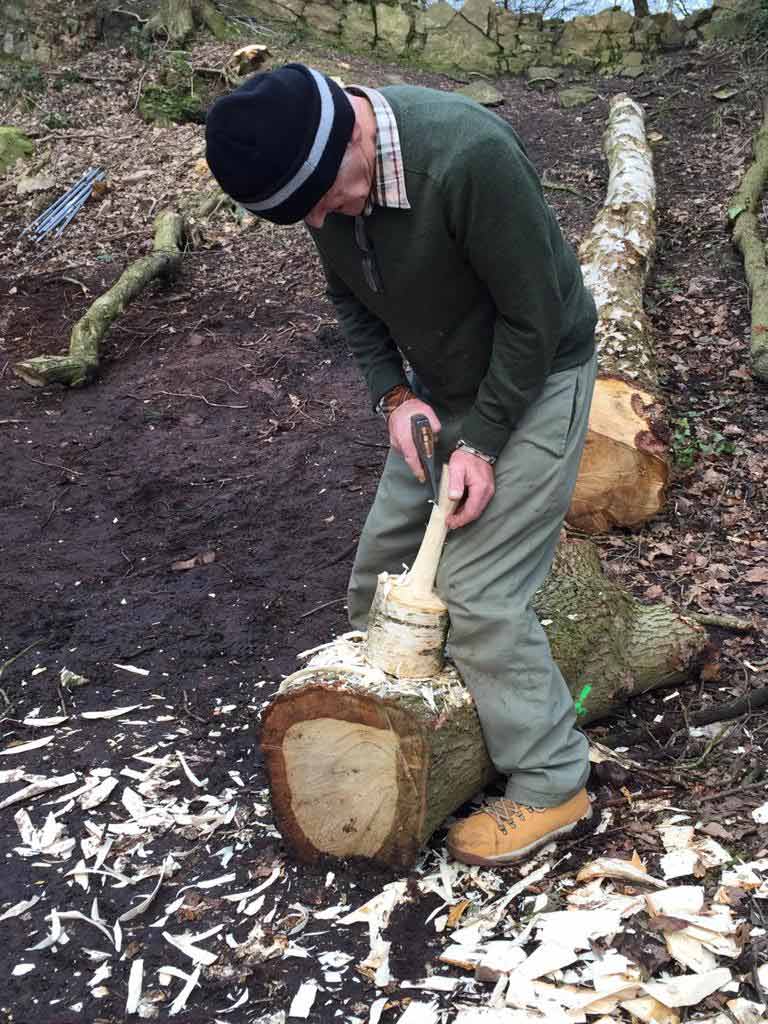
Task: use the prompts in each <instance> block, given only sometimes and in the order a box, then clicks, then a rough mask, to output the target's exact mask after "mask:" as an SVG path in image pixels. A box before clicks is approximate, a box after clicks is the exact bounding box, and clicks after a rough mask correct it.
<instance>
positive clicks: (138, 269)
mask: <svg viewBox="0 0 768 1024" xmlns="http://www.w3.org/2000/svg"><path fill="white" fill-rule="evenodd" d="M185 236H186V228H185V223H184V219H183V217H181V216H180V215H179V214H178V213H174V212H173V211H172V210H165V211H163V213H160V214H159V215H158V216H157V218H156V220H155V235H154V243H153V246H152V252H151V254H150V255H148V256H142V257H141V258H140V259H138V260H136V261H135V262H134V263H131V265H130V266H129V267H127V268H126V269H125V270H124V271H123V273H122V274H121V275H120V277H119V278H118V279H117V281H115V283H114V284H113V285H112V287H111V288H110V289H109V290H108V291H106V292H104V294H103V295H100V296H99V297H98V299H96V301H95V302H94V303H93V304H92V305H91V306H90V307H89V309H88V311H87V312H86V313H85V315H84V316H83V317H81V318H80V319H79V320H78V321H77V323H76V324H75V326H74V327H73V329H72V334H71V335H70V339H69V353H68V354H67V355H65V356H37V357H35V358H34V359H25V360H24V361H23V362H20V363H16V364H15V365H14V367H13V370H14V373H16V374H17V375H18V376H19V377H21V378H22V380H25V381H26V382H27V384H31V385H33V387H45V386H46V385H49V384H66V385H68V386H69V387H79V386H80V385H82V384H87V383H88V382H89V381H90V380H91V379H92V378H93V376H94V374H95V373H96V370H97V369H98V366H99V345H100V344H101V342H102V340H103V339H104V337H105V336H106V334H107V332H108V331H109V328H110V327H111V326H112V323H113V322H114V321H115V320H116V319H117V318H118V317H119V316H120V315H121V314H122V313H123V311H124V310H125V307H126V306H127V305H128V303H129V302H130V301H131V300H132V299H134V298H135V297H136V296H137V295H138V294H139V292H140V291H141V290H142V288H144V286H145V285H147V284H148V283H149V282H150V281H152V280H153V279H154V278H156V277H171V276H172V275H173V274H175V272H176V271H177V269H178V267H179V264H180V263H181V256H182V247H183V245H184V239H185Z"/></svg>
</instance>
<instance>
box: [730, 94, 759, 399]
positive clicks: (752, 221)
mask: <svg viewBox="0 0 768 1024" xmlns="http://www.w3.org/2000/svg"><path fill="white" fill-rule="evenodd" d="M752 148H753V154H754V160H753V161H752V163H751V164H750V165H749V167H748V168H747V172H746V174H745V175H744V177H743V178H742V179H741V184H740V185H739V187H738V189H737V190H736V193H735V195H734V197H733V199H732V200H731V204H730V206H729V207H728V221H729V223H730V226H731V231H732V234H733V242H734V245H736V246H737V248H738V249H739V251H740V252H741V255H742V256H743V258H744V274H745V276H746V278H747V284H748V285H749V291H750V295H751V296H752V306H751V310H750V314H751V321H752V324H751V339H750V363H751V367H752V373H753V374H754V375H755V377H757V378H758V380H761V381H764V382H766V383H768V254H767V253H766V240H765V239H764V238H763V237H762V234H761V232H760V219H759V216H760V209H759V207H760V197H761V195H762V193H763V189H764V188H765V182H766V179H767V178H768V99H766V100H764V101H763V122H762V124H761V126H760V130H759V131H758V133H757V135H756V136H755V138H754V141H753V147H752Z"/></svg>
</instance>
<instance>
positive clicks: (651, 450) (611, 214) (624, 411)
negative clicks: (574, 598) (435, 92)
mask: <svg viewBox="0 0 768 1024" xmlns="http://www.w3.org/2000/svg"><path fill="white" fill-rule="evenodd" d="M603 146H604V149H605V154H606V157H607V159H608V166H609V172H610V173H609V179H608V191H607V195H606V199H605V203H604V205H603V209H602V211H601V212H600V214H599V215H598V217H597V220H596V221H595V224H594V226H593V228H592V231H591V233H590V235H589V237H588V238H587V239H586V240H585V241H584V243H583V244H582V246H581V249H580V251H579V256H580V259H581V262H582V271H583V274H584V280H585V283H586V284H587V287H588V288H590V290H591V292H592V294H593V296H594V299H595V303H596V305H597V310H598V324H597V332H596V334H597V344H598V352H599V359H600V373H599V377H598V381H597V384H596V385H595V393H594V398H593V403H592V412H591V415H590V421H589V427H590V429H589V434H588V436H587V443H586V448H585V452H584V457H583V459H582V462H581V467H580V469H579V478H578V481H577V483H576V490H575V492H574V496H573V502H572V504H571V508H570V510H569V513H568V516H567V520H568V522H569V523H570V524H571V525H572V526H574V527H576V528H577V529H580V530H584V531H585V532H588V533H596V532H601V531H604V530H606V529H608V528H609V527H611V526H614V525H617V526H636V525H639V524H640V523H643V522H645V521H646V520H647V519H650V518H651V517H652V516H654V515H656V514H657V513H658V512H659V511H660V510H661V508H662V507H663V504H664V500H665V495H666V487H667V482H668V479H669V454H668V448H667V439H668V430H667V428H666V426H665V425H664V412H663V407H662V402H661V399H660V397H659V384H658V378H657V372H656V363H655V358H654V353H653V345H652V338H651V330H650V326H649V324H648V320H647V317H646V315H645V312H644V310H643V288H644V287H645V282H646V279H647V277H648V273H649V271H650V267H651V264H652V260H653V250H654V246H655V240H656V222H655V211H656V187H655V182H654V177H653V167H652V162H651V151H650V147H649V146H648V143H647V141H646V138H645V128H644V124H643V111H642V108H641V107H640V106H639V105H638V104H637V103H635V102H634V100H632V99H630V98H629V97H628V96H626V95H624V94H621V95H619V96H615V97H614V98H613V99H612V100H611V105H610V113H609V118H608V128H607V130H606V132H605V136H604V140H603Z"/></svg>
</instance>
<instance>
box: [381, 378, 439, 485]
mask: <svg viewBox="0 0 768 1024" xmlns="http://www.w3.org/2000/svg"><path fill="white" fill-rule="evenodd" d="M417 413H421V414H422V415H423V416H426V417H427V419H428V420H429V423H430V426H431V427H432V433H433V434H434V435H435V437H437V435H438V434H439V433H440V426H441V424H440V420H439V419H438V418H437V414H436V413H435V410H434V409H433V408H432V406H431V405H427V403H426V402H422V401H421V399H419V398H409V399H408V401H407V402H403V404H402V405H398V407H397V408H396V409H395V411H394V412H393V413H392V415H391V416H390V417H389V420H388V421H387V426H388V427H389V443H390V444H391V445H392V447H393V448H394V449H395V451H396V452H399V453H400V454H401V455H402V456H403V458H404V459H405V461H406V462H407V463H408V467H409V468H410V470H411V472H412V473H413V475H414V476H415V477H416V479H417V480H418V481H419V482H420V483H422V484H423V483H424V470H423V469H422V468H421V462H420V461H419V455H418V452H417V451H416V445H415V444H414V443H413V437H412V435H411V417H412V416H416V415H417Z"/></svg>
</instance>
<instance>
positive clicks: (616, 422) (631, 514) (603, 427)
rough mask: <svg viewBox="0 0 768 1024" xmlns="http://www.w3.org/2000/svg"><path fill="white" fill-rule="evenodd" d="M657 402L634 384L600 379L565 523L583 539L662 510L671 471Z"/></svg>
mask: <svg viewBox="0 0 768 1024" xmlns="http://www.w3.org/2000/svg"><path fill="white" fill-rule="evenodd" d="M660 422H661V418H660V416H659V413H658V405H657V402H656V401H655V399H654V396H653V395H652V394H650V393H649V392H647V391H643V390H642V389H641V388H639V387H637V385H635V384H633V383H632V382H631V381H628V380H625V379H622V378H619V377H601V378H600V379H599V380H598V381H597V383H596V385H595V392H594V396H593V399H592V409H591V412H590V417H589V432H588V435H587V441H586V445H585V448H584V455H583V456H582V460H581V465H580V467H579V475H578V479H577V481H576V488H575V490H574V494H573V499H572V501H571V507H570V509H569V511H568V515H567V517H566V520H567V522H568V524H569V525H570V526H573V527H574V528H576V529H578V530H583V531H584V532H585V533H602V532H604V531H606V530H608V529H610V528H611V527H613V526H623V527H627V526H639V525H640V524H641V523H644V522H646V521H647V520H649V519H652V518H653V517H654V516H656V515H658V514H659V512H660V511H661V510H662V508H663V507H664V502H665V498H666V491H667V486H668V483H669V475H670V466H669V458H668V454H667V452H668V448H667V439H666V432H665V431H664V429H663V428H662V427H661V426H660V425H659V424H660Z"/></svg>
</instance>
